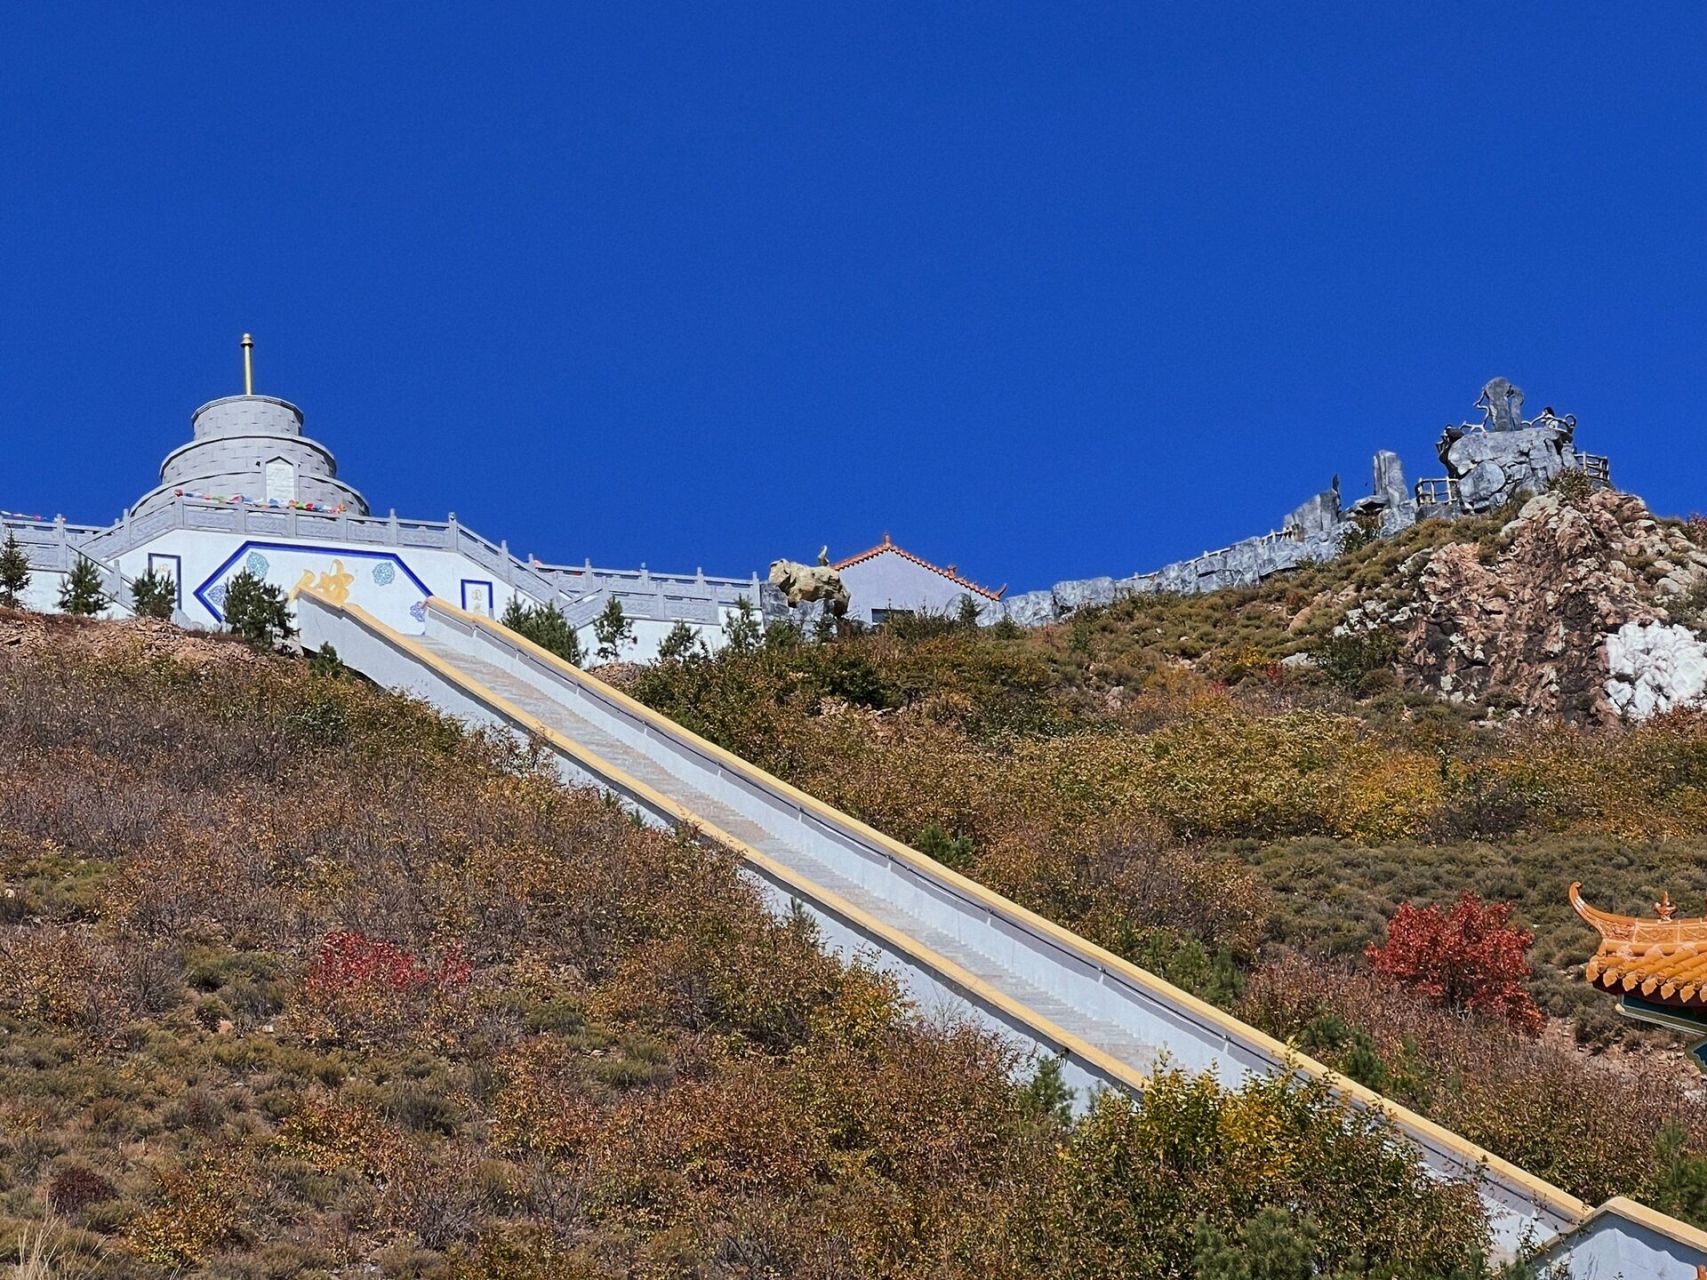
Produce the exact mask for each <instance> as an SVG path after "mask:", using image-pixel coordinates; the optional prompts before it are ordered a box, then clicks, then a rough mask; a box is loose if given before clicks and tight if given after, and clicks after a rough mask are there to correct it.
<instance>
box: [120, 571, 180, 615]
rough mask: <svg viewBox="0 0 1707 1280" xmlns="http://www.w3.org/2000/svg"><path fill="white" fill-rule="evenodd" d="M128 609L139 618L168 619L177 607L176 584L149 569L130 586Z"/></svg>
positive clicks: (163, 575)
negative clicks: (133, 611) (134, 612)
mask: <svg viewBox="0 0 1707 1280" xmlns="http://www.w3.org/2000/svg"><path fill="white" fill-rule="evenodd" d="M130 607H131V608H132V609H134V610H135V611H136V616H137V617H139V618H170V617H171V616H172V611H173V610H174V609H176V608H177V607H178V587H177V584H176V583H175V582H173V581H172V579H170V578H168V577H167V576H166V575H165V574H163V573H156V572H155V571H154V570H152V569H150V570H149V571H148V572H147V573H145V574H143V575H142V576H141V577H140V578H138V579H137V580H136V581H135V582H133V583H131V584H130Z"/></svg>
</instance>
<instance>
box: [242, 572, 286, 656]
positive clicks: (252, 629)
mask: <svg viewBox="0 0 1707 1280" xmlns="http://www.w3.org/2000/svg"><path fill="white" fill-rule="evenodd" d="M225 625H226V627H227V628H229V629H230V630H232V631H234V632H236V633H237V634H238V635H240V636H242V637H243V638H244V639H245V640H247V641H248V642H249V643H250V644H252V645H254V646H255V648H257V649H272V648H274V647H275V646H277V644H278V643H279V641H281V640H285V639H288V638H289V637H291V636H293V635H295V634H296V628H295V627H293V626H291V625H290V610H289V608H288V607H287V606H286V604H285V594H284V589H283V588H282V587H277V586H274V585H273V584H272V583H270V582H266V581H263V580H262V579H260V578H257V577H256V576H255V575H254V574H252V573H250V572H249V571H248V570H247V569H245V570H244V571H243V572H242V573H239V574H238V575H236V576H235V577H234V578H232V579H231V580H230V581H229V582H227V583H226V584H225Z"/></svg>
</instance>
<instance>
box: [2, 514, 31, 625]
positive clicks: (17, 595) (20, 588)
mask: <svg viewBox="0 0 1707 1280" xmlns="http://www.w3.org/2000/svg"><path fill="white" fill-rule="evenodd" d="M29 586H30V561H29V557H28V556H26V555H25V554H24V549H23V548H22V547H20V546H19V545H18V535H17V534H15V533H13V532H12V531H11V530H10V529H8V530H7V531H6V542H5V545H4V546H0V605H3V606H5V607H6V608H8V609H16V608H18V607H19V605H20V604H22V603H23V597H24V592H25V591H27V590H28V589H29Z"/></svg>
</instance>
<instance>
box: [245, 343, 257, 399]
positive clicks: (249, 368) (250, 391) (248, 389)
mask: <svg viewBox="0 0 1707 1280" xmlns="http://www.w3.org/2000/svg"><path fill="white" fill-rule="evenodd" d="M254 349H255V340H254V339H253V338H251V337H250V336H249V335H248V334H244V335H243V394H244V395H246V396H252V395H254V394H255V364H254V361H253V359H252V358H251V356H250V353H251V352H252V351H254Z"/></svg>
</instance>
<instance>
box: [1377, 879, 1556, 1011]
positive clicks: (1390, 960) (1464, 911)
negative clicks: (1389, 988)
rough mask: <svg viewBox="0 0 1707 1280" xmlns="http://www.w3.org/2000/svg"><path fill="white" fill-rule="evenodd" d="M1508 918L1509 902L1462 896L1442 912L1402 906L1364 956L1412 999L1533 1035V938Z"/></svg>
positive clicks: (1509, 916) (1435, 908) (1407, 904)
mask: <svg viewBox="0 0 1707 1280" xmlns="http://www.w3.org/2000/svg"><path fill="white" fill-rule="evenodd" d="M1510 919H1511V903H1509V902H1488V903H1484V902H1483V901H1482V900H1481V899H1480V898H1478V897H1477V896H1476V895H1475V894H1473V893H1469V892H1465V893H1463V894H1461V895H1460V896H1459V898H1458V901H1457V902H1456V903H1454V904H1453V905H1452V907H1451V908H1450V909H1449V910H1444V911H1443V910H1442V909H1441V908H1440V907H1437V906H1430V907H1415V906H1412V905H1411V904H1410V903H1408V902H1407V903H1404V904H1403V905H1401V906H1400V907H1399V909H1398V911H1396V912H1395V913H1394V914H1393V918H1392V920H1390V921H1389V922H1388V924H1387V942H1386V944H1385V945H1384V946H1375V945H1374V944H1371V945H1370V946H1369V947H1368V948H1367V949H1366V950H1365V952H1364V954H1365V955H1366V956H1367V957H1368V958H1369V961H1370V963H1371V964H1373V965H1374V966H1375V971H1376V972H1377V973H1379V974H1381V975H1382V976H1383V977H1387V978H1392V979H1394V980H1395V981H1397V982H1399V983H1400V984H1402V985H1403V986H1406V987H1409V988H1410V989H1411V990H1412V991H1415V992H1417V993H1418V994H1419V995H1423V996H1427V997H1428V998H1429V999H1431V1000H1433V1001H1435V1002H1436V1003H1439V1004H1444V1005H1449V1006H1451V1007H1452V1008H1455V1009H1468V1010H1470V1011H1471V1012H1472V1013H1485V1014H1489V1015H1491V1016H1493V1017H1496V1018H1499V1019H1501V1020H1503V1021H1504V1022H1506V1023H1507V1024H1508V1025H1510V1026H1511V1028H1512V1029H1513V1030H1515V1031H1521V1032H1523V1033H1525V1034H1527V1035H1536V1034H1538V1033H1539V1032H1540V1030H1541V1024H1542V1022H1543V1021H1544V1019H1543V1017H1542V1014H1541V1010H1540V1009H1539V1008H1537V1007H1536V1004H1535V1001H1534V999H1532V998H1531V996H1530V994H1529V990H1528V987H1527V985H1526V984H1527V983H1528V982H1529V979H1530V976H1531V975H1530V969H1529V958H1528V951H1529V946H1530V944H1531V943H1532V942H1534V941H1535V935H1534V934H1532V933H1530V932H1528V931H1527V930H1525V929H1520V928H1518V927H1517V926H1515V925H1512V924H1510V923H1509V921H1510Z"/></svg>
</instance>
